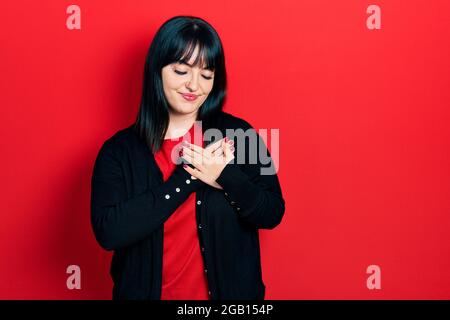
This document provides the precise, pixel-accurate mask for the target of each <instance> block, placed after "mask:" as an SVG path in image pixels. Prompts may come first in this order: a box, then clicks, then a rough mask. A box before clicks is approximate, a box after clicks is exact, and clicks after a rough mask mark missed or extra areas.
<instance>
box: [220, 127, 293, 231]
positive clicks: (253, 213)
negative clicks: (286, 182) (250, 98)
mask: <svg viewBox="0 0 450 320" xmlns="http://www.w3.org/2000/svg"><path fill="white" fill-rule="evenodd" d="M255 134H256V137H257V139H256V140H257V146H258V148H257V150H259V148H263V149H264V150H265V151H266V152H267V154H268V157H269V158H270V163H271V164H272V168H273V161H272V158H271V156H270V153H269V151H268V150H267V148H266V146H265V144H264V141H263V140H262V139H261V137H260V136H259V134H257V133H256V132H255ZM236 150H237V151H238V150H239V147H238V146H236ZM257 150H251V152H256V154H257V155H259V154H260V152H258V151H257ZM249 152H250V146H249V145H248V144H246V146H245V155H246V157H245V158H247V156H248V155H250V153H249ZM237 158H238V157H236V158H235V159H234V160H233V161H231V162H229V163H228V164H227V165H226V166H225V167H224V169H223V170H222V172H221V173H220V175H219V177H218V178H217V179H216V182H217V183H218V184H219V185H220V186H221V187H222V188H223V189H224V191H225V196H226V197H227V199H228V200H229V201H230V203H231V205H233V206H234V207H235V208H236V212H237V214H238V215H239V217H240V218H242V219H244V220H245V221H247V222H248V223H250V224H252V225H254V226H255V227H256V228H259V229H273V228H274V227H276V226H277V225H278V224H279V223H280V222H281V219H282V217H283V215H284V211H285V201H284V199H283V196H282V192H281V187H280V183H279V181H278V177H277V175H276V172H275V170H273V169H272V168H271V169H270V170H269V171H272V174H270V175H261V168H263V165H262V163H261V161H260V158H259V156H257V157H256V158H257V161H256V162H257V163H256V164H251V163H249V161H247V159H246V161H245V164H243V165H242V169H241V168H240V167H239V164H238V163H236V162H237V161H236V160H237ZM267 169H268V168H266V171H267ZM244 171H245V172H244Z"/></svg>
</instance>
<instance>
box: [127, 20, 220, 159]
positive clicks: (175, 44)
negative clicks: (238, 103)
mask: <svg viewBox="0 0 450 320" xmlns="http://www.w3.org/2000/svg"><path fill="white" fill-rule="evenodd" d="M197 45H198V46H199V53H198V55H197V57H196V59H195V61H194V65H198V63H200V62H204V63H205V64H206V68H207V69H211V70H213V71H214V83H213V88H212V90H211V92H210V93H209V95H208V97H207V99H206V100H205V101H204V102H203V104H202V105H201V106H200V108H199V110H198V114H197V119H196V120H201V121H202V129H203V131H204V130H206V129H208V128H209V127H212V126H213V125H214V123H215V121H216V120H217V117H218V116H219V114H220V113H221V111H222V108H223V104H224V102H225V98H226V85H227V80H226V69H225V55H224V50H223V47H222V42H221V40H220V38H219V35H218V34H217V32H216V31H215V30H214V28H213V27H212V26H211V25H210V24H209V23H208V22H206V21H205V20H203V19H201V18H198V17H193V16H176V17H173V18H171V19H169V20H167V21H166V22H164V24H163V25H162V26H161V27H160V28H159V29H158V31H157V33H156V35H155V37H154V38H153V41H152V43H151V45H150V48H149V50H148V53H147V57H146V61H145V67H144V77H143V78H144V79H143V86H142V97H141V102H140V108H139V112H138V115H137V118H136V122H135V123H134V126H133V129H134V130H135V132H136V133H137V135H138V136H139V137H140V138H141V139H143V140H144V141H145V143H146V144H147V146H148V147H149V148H150V150H151V151H152V152H153V153H154V152H156V151H158V150H159V149H160V147H161V145H162V142H163V140H164V136H165V134H166V131H167V128H168V126H169V104H168V102H167V99H166V97H165V94H164V90H163V83H162V76H161V70H162V68H163V67H165V66H166V65H168V64H171V63H174V62H178V61H189V59H190V58H191V56H192V54H193V52H194V50H195V48H196V47H197Z"/></svg>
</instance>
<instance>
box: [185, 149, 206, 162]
mask: <svg viewBox="0 0 450 320" xmlns="http://www.w3.org/2000/svg"><path fill="white" fill-rule="evenodd" d="M181 150H182V152H183V154H188V155H190V156H191V157H193V158H195V159H198V160H200V161H201V160H202V156H203V155H202V154H200V153H198V152H195V151H194V150H192V149H191V148H188V147H184V146H183V147H181Z"/></svg>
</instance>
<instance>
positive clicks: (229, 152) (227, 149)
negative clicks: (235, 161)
mask: <svg viewBox="0 0 450 320" xmlns="http://www.w3.org/2000/svg"><path fill="white" fill-rule="evenodd" d="M222 149H223V153H224V155H225V159H226V160H229V159H232V158H234V154H233V151H234V147H233V146H230V145H229V144H227V143H224V144H223V148H222Z"/></svg>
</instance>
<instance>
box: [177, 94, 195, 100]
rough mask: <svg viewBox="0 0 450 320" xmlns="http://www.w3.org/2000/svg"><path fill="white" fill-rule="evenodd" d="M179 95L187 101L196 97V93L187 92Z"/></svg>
mask: <svg viewBox="0 0 450 320" xmlns="http://www.w3.org/2000/svg"><path fill="white" fill-rule="evenodd" d="M180 94H181V96H182V97H183V98H184V99H185V100H187V101H194V100H196V99H197V98H198V95H195V94H189V93H180Z"/></svg>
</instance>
